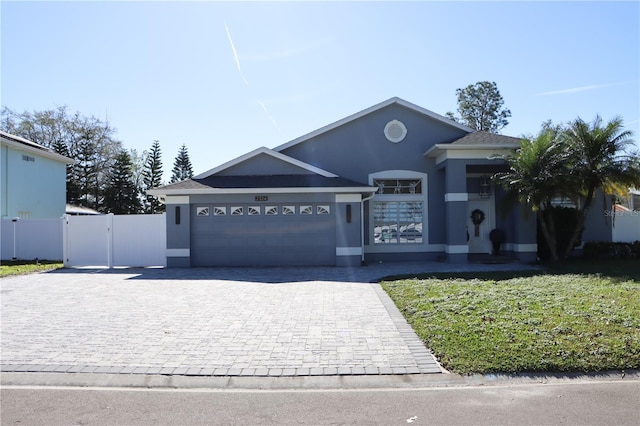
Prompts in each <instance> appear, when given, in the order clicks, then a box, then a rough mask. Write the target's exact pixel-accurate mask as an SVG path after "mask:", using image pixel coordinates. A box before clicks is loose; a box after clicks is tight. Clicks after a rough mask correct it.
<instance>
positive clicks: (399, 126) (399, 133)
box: [384, 120, 407, 143]
mask: <svg viewBox="0 0 640 426" xmlns="http://www.w3.org/2000/svg"><path fill="white" fill-rule="evenodd" d="M384 135H385V136H386V137H387V139H388V140H389V142H393V143H398V142H401V141H402V140H403V139H404V137H405V136H407V127H406V126H405V125H404V124H403V123H402V122H401V121H398V120H391V121H390V122H388V123H387V125H386V126H384Z"/></svg>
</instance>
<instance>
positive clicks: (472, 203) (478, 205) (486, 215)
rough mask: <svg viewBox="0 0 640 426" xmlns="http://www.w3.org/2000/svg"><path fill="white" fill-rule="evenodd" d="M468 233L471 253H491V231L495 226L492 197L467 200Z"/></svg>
mask: <svg viewBox="0 0 640 426" xmlns="http://www.w3.org/2000/svg"><path fill="white" fill-rule="evenodd" d="M467 206H468V212H467V235H468V236H469V253H486V254H491V240H490V239H489V233H490V232H491V230H492V229H493V227H494V226H495V225H494V224H495V218H494V217H493V209H492V208H491V206H492V199H477V200H471V199H470V200H469V201H468V202H467Z"/></svg>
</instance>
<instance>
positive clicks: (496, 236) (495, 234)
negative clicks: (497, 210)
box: [489, 228, 507, 256]
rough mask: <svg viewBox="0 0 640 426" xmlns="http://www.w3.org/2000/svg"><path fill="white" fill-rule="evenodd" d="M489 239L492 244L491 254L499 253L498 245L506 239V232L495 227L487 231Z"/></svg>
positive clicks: (496, 254) (497, 254)
mask: <svg viewBox="0 0 640 426" xmlns="http://www.w3.org/2000/svg"><path fill="white" fill-rule="evenodd" d="M489 239H490V240H491V244H492V246H493V253H492V254H493V255H494V256H499V255H500V246H502V244H503V243H504V242H505V241H506V239H507V234H506V232H504V231H503V230H502V229H499V228H496V229H494V230H493V231H491V232H490V233H489Z"/></svg>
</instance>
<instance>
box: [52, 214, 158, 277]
mask: <svg viewBox="0 0 640 426" xmlns="http://www.w3.org/2000/svg"><path fill="white" fill-rule="evenodd" d="M63 240H64V243H63V250H64V257H63V259H64V265H65V266H66V267H78V266H97V267H103V266H106V267H108V268H113V267H118V266H166V257H165V252H166V246H167V244H166V241H167V233H166V223H165V215H164V214H157V215H122V216H114V215H112V214H108V215H100V216H66V217H65V218H64V224H63Z"/></svg>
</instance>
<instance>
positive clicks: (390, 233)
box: [373, 201, 423, 244]
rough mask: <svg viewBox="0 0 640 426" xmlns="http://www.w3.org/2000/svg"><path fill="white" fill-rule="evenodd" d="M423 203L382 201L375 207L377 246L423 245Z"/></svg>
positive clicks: (376, 203) (375, 204) (374, 220)
mask: <svg viewBox="0 0 640 426" xmlns="http://www.w3.org/2000/svg"><path fill="white" fill-rule="evenodd" d="M422 216H423V204H422V202H419V201H416V202H395V201H382V202H375V203H374V205H373V223H374V224H373V227H374V241H375V244H421V243H422Z"/></svg>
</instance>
